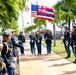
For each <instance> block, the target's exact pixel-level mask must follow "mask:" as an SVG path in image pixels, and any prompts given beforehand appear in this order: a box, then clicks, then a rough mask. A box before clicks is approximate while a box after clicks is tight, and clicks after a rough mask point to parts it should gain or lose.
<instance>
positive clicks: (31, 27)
mask: <svg viewBox="0 0 76 75" xmlns="http://www.w3.org/2000/svg"><path fill="white" fill-rule="evenodd" d="M36 28H37V25H32V26H29V27H26V28H25V29H24V32H25V33H29V32H32V31H33V30H34V29H36Z"/></svg>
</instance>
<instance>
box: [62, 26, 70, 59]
mask: <svg viewBox="0 0 76 75" xmlns="http://www.w3.org/2000/svg"><path fill="white" fill-rule="evenodd" d="M63 43H64V47H65V50H66V53H67V57H65V59H67V58H70V32H69V29H68V27H65V28H64V39H63Z"/></svg>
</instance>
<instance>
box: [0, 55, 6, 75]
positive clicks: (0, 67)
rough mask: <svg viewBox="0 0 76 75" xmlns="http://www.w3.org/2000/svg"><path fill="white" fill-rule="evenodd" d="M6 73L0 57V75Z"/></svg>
mask: <svg viewBox="0 0 76 75" xmlns="http://www.w3.org/2000/svg"><path fill="white" fill-rule="evenodd" d="M6 73H7V69H6V65H5V62H4V59H3V57H2V56H0V75H5V74H6Z"/></svg>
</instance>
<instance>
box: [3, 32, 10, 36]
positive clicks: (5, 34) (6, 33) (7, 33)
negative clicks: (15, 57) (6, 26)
mask: <svg viewBox="0 0 76 75" xmlns="http://www.w3.org/2000/svg"><path fill="white" fill-rule="evenodd" d="M10 33H11V32H10V31H4V32H3V33H2V35H3V36H8V35H10Z"/></svg>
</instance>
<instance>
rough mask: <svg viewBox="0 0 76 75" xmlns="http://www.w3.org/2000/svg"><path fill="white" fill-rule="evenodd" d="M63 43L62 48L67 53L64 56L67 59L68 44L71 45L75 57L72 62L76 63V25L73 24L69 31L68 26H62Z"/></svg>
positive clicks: (69, 54)
mask: <svg viewBox="0 0 76 75" xmlns="http://www.w3.org/2000/svg"><path fill="white" fill-rule="evenodd" d="M63 43H64V48H65V50H66V53H67V56H66V57H65V58H66V59H67V58H70V57H71V50H70V46H71V47H72V51H73V54H74V57H75V60H74V63H76V26H73V29H72V32H71V33H70V31H69V28H68V27H65V28H64V39H63Z"/></svg>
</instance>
